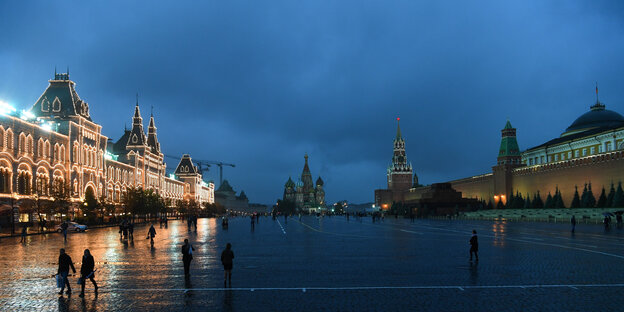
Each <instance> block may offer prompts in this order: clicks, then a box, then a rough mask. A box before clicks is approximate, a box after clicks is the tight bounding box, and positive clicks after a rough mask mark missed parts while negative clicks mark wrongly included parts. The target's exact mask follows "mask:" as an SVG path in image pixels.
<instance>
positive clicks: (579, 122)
mask: <svg viewBox="0 0 624 312" xmlns="http://www.w3.org/2000/svg"><path fill="white" fill-rule="evenodd" d="M623 126H624V117H623V116H622V115H620V114H619V113H616V112H614V111H612V110H608V109H605V105H604V104H602V103H600V102H596V104H594V105H593V106H592V107H591V110H590V111H589V112H587V113H585V114H583V115H581V116H580V117H579V118H577V119H576V120H575V121H574V122H573V123H572V124H571V125H570V126H569V127H568V128H567V129H566V131H565V132H564V133H563V134H562V135H561V136H566V135H570V134H575V133H579V132H584V131H587V130H591V129H595V128H619V127H623Z"/></svg>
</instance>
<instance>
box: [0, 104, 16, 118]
mask: <svg viewBox="0 0 624 312" xmlns="http://www.w3.org/2000/svg"><path fill="white" fill-rule="evenodd" d="M15 111H16V109H15V107H13V106H11V105H9V103H7V102H4V101H0V114H3V115H10V114H12V113H15Z"/></svg>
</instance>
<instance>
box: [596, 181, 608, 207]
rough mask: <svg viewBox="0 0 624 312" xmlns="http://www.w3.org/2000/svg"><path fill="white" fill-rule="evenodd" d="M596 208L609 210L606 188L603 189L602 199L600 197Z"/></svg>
mask: <svg viewBox="0 0 624 312" xmlns="http://www.w3.org/2000/svg"><path fill="white" fill-rule="evenodd" d="M596 208H607V194H606V192H605V189H604V186H603V187H602V192H601V193H600V197H598V203H597V204H596Z"/></svg>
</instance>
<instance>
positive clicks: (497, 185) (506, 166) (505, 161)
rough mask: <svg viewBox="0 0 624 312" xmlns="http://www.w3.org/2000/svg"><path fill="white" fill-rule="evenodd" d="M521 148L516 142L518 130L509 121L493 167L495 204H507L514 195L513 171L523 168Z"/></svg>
mask: <svg viewBox="0 0 624 312" xmlns="http://www.w3.org/2000/svg"><path fill="white" fill-rule="evenodd" d="M521 160H522V157H521V155H520V148H519V147H518V141H517V140H516V129H515V128H514V127H512V126H511V122H509V120H507V123H506V124H505V127H504V128H503V129H502V130H501V144H500V149H499V151H498V157H497V165H496V166H494V167H492V172H493V175H494V204H495V206H496V204H497V203H498V201H502V202H503V204H506V203H507V199H508V198H509V197H510V196H511V195H512V194H513V190H512V185H513V184H512V178H513V174H512V172H513V169H515V168H518V167H520V166H523V164H522V161H521Z"/></svg>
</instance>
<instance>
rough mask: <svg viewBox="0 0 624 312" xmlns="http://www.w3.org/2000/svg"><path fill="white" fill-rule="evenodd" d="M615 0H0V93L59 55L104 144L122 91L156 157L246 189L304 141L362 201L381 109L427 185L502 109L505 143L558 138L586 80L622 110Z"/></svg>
mask: <svg viewBox="0 0 624 312" xmlns="http://www.w3.org/2000/svg"><path fill="white" fill-rule="evenodd" d="M622 3H623V2H621V1H613V2H609V1H599V2H598V3H596V2H588V1H515V2H514V1H452V2H451V1H448V2H442V1H412V0H409V1H318V0H315V1H201V2H200V1H193V2H191V1H171V2H160V1H143V2H140V1H119V2H116V1H99V2H97V3H91V2H89V4H88V5H87V3H86V2H84V1H76V2H74V3H70V2H67V1H63V2H59V3H57V2H56V1H55V2H51V1H40V2H39V3H33V2H30V1H28V2H27V1H3V2H1V3H0V77H1V78H2V81H1V82H0V100H3V101H6V102H9V103H11V104H13V105H15V106H17V107H19V108H22V109H26V108H29V107H30V106H31V105H32V104H33V103H34V102H35V101H36V100H37V98H38V97H39V96H40V95H41V93H42V92H43V90H44V89H45V88H46V87H47V85H48V82H47V80H48V79H50V78H52V76H53V74H54V67H55V66H57V67H58V68H59V71H65V68H66V67H67V66H69V68H70V74H71V79H72V80H74V81H75V82H76V83H77V91H78V94H79V95H80V96H81V98H82V99H83V100H85V101H87V102H88V103H89V106H90V110H91V116H92V118H93V120H94V121H95V122H97V123H99V124H101V125H102V126H103V133H104V135H107V136H109V137H111V138H113V139H114V140H115V141H116V140H117V139H118V138H119V137H120V136H121V135H122V133H123V129H124V125H125V124H127V125H131V117H132V113H133V107H134V104H135V93H136V92H139V95H140V99H139V102H140V105H141V112H142V114H143V117H144V122H146V123H147V121H148V119H147V118H149V114H150V107H151V106H153V107H154V115H155V117H156V126H157V127H158V137H159V140H160V142H161V147H162V149H163V151H164V153H166V154H169V155H181V154H182V153H190V154H191V156H192V157H193V158H194V159H207V160H220V161H224V162H231V163H234V164H236V168H233V169H232V168H229V167H228V168H225V169H224V172H225V178H227V179H228V180H230V182H231V184H232V185H233V187H234V189H235V190H236V191H240V190H241V189H242V190H244V191H245V192H246V193H247V194H248V196H249V198H250V201H251V202H260V203H266V204H270V203H273V202H274V201H275V199H276V198H279V197H281V196H282V192H283V186H284V183H285V182H286V180H287V179H288V177H289V176H292V177H293V179H295V180H296V179H297V177H298V176H300V174H301V170H302V168H303V155H304V154H305V153H308V154H309V155H310V168H311V170H312V174H313V179H315V180H316V178H317V176H318V175H319V174H320V175H321V176H322V178H323V179H324V180H325V191H326V193H327V201H328V202H334V201H336V200H341V199H347V200H349V201H351V202H357V203H360V202H370V201H373V191H374V189H376V188H384V187H385V186H386V177H385V169H386V167H387V165H388V164H389V163H390V160H391V157H392V140H393V138H394V135H395V131H396V117H397V116H400V117H401V129H402V132H403V135H404V137H405V138H406V145H407V156H408V159H409V160H410V161H411V162H412V164H413V167H414V170H415V172H416V173H417V174H418V176H419V178H420V181H421V183H423V184H430V183H435V182H442V181H447V180H451V179H456V178H462V177H466V176H471V175H475V174H481V173H485V172H490V171H491V166H492V165H494V164H495V161H496V156H497V153H498V147H499V143H500V129H501V128H502V127H503V126H504V124H505V121H506V119H507V118H510V120H511V123H512V124H513V126H514V127H516V128H517V129H518V142H519V144H520V148H521V149H522V150H524V149H527V148H530V147H532V146H535V145H538V144H541V143H543V142H545V141H547V140H549V139H552V138H554V137H558V136H559V135H560V134H561V132H563V131H564V130H565V128H566V127H568V126H569V124H570V123H572V122H573V121H574V119H575V118H576V117H578V116H580V115H581V114H582V113H584V112H586V111H588V110H589V106H590V105H592V104H593V103H594V102H595V94H594V84H595V82H596V81H598V84H599V89H600V99H601V101H602V102H604V103H605V104H606V106H607V109H612V110H615V111H617V112H620V113H623V112H624V88H623V86H624V57H622V56H623V55H624V4H622ZM145 126H146V127H147V124H145ZM168 164H169V168H170V169H174V168H175V166H176V165H177V162H176V161H175V160H168ZM207 179H214V180H216V181H218V169H217V168H216V167H214V168H213V170H211V171H210V172H209V173H208V178H207Z"/></svg>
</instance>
